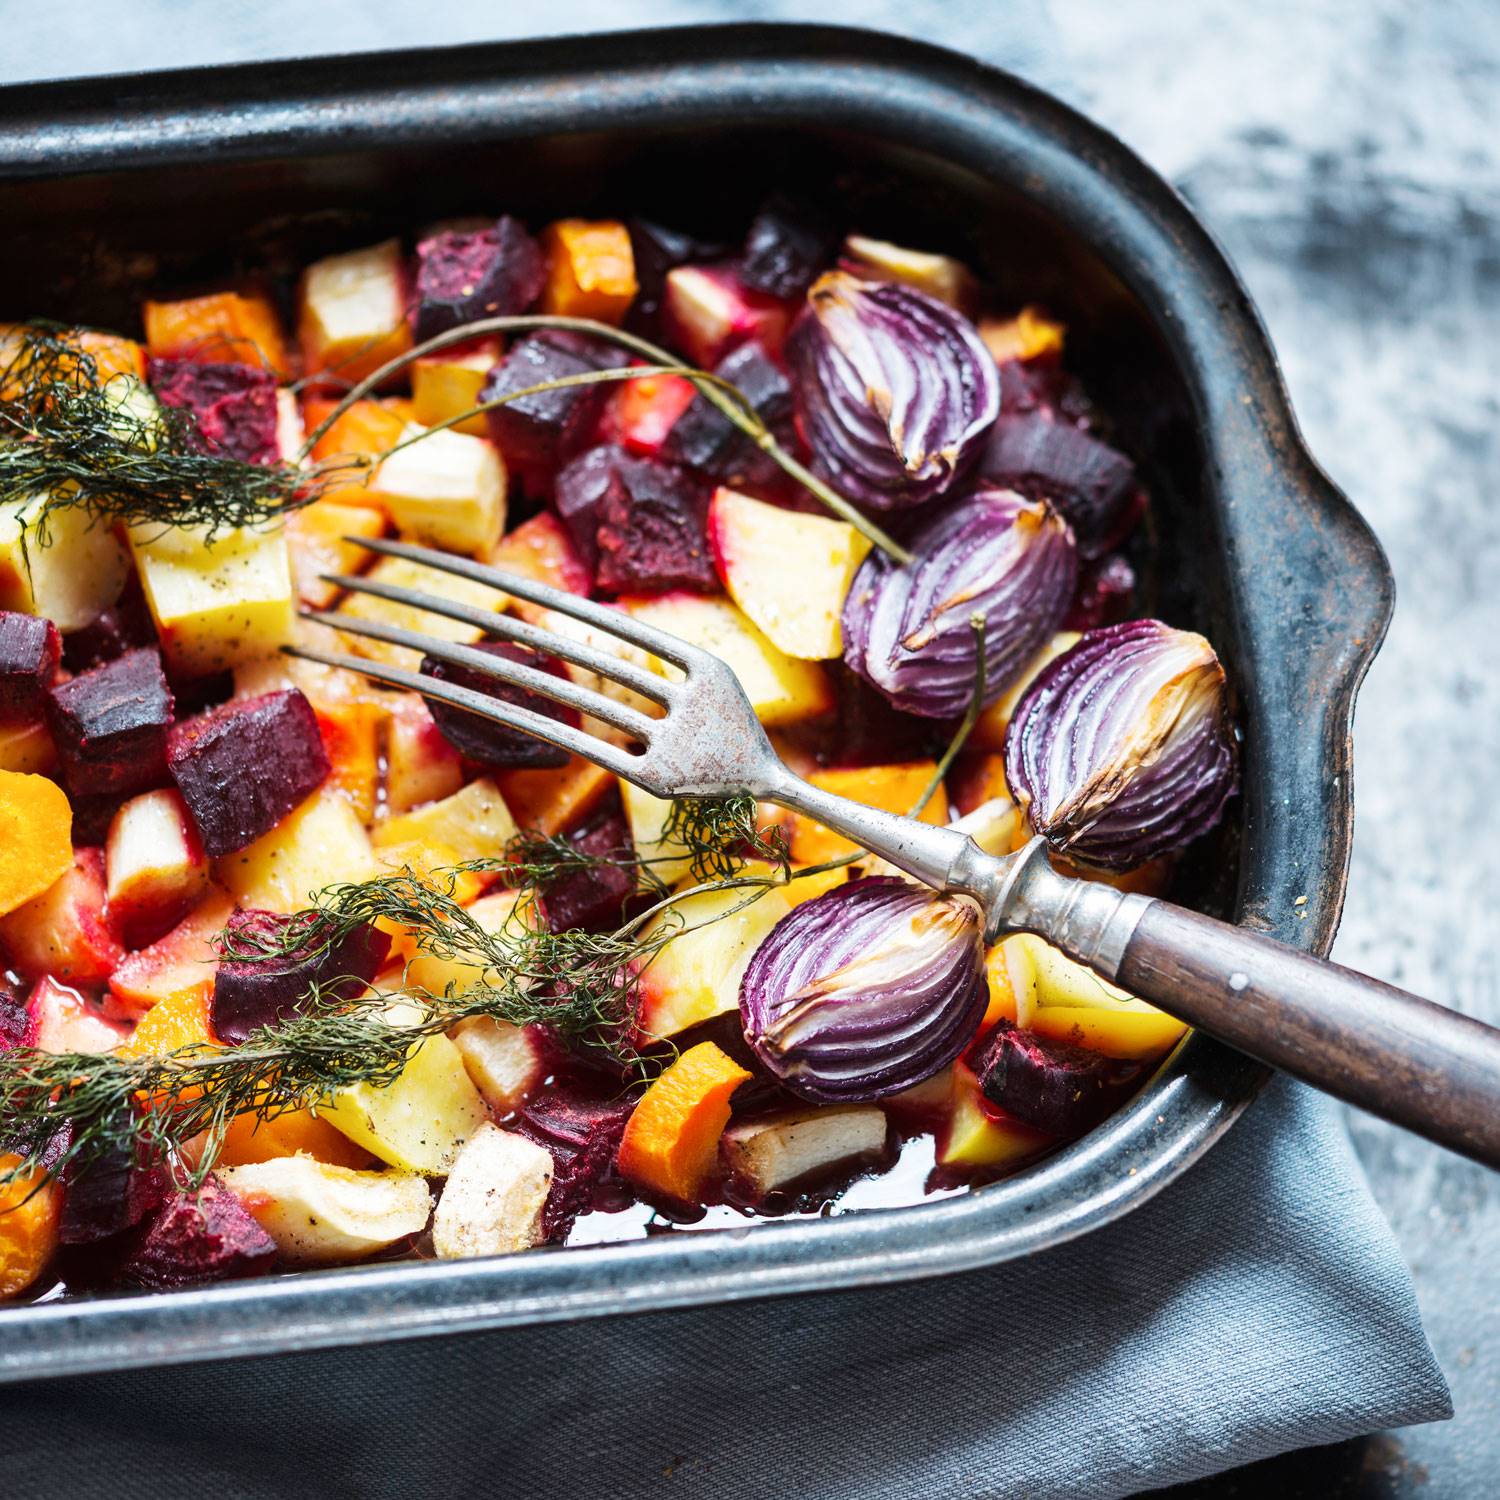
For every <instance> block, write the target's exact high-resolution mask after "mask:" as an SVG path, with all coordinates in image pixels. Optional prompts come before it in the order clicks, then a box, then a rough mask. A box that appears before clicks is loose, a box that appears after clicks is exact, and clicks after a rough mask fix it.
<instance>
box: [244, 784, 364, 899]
mask: <svg viewBox="0 0 1500 1500" xmlns="http://www.w3.org/2000/svg"><path fill="white" fill-rule="evenodd" d="M378 874H380V865H379V862H378V861H377V860H376V858H375V853H374V851H373V850H372V849H371V847H370V836H369V834H367V833H366V832H365V825H364V824H363V823H361V822H360V820H359V814H358V813H357V812H355V810H354V809H353V808H352V807H351V806H350V805H349V803H348V801H347V800H346V799H345V798H344V797H342V796H341V795H340V794H339V792H338V791H337V790H336V789H332V788H329V787H323V788H322V789H320V790H319V791H316V792H314V793H313V795H312V796H311V797H309V798H308V799H307V801H306V802H304V803H303V804H302V805H301V806H300V807H297V808H294V809H293V810H292V811H291V812H290V813H288V814H287V816H286V817H284V818H283V819H282V820H281V822H280V823H278V824H277V825H276V827H275V828H273V829H272V830H271V831H270V832H269V833H265V834H262V835H261V836H260V837H259V838H258V839H256V841H255V842H254V843H253V844H249V845H247V846H246V847H245V848H243V849H240V850H238V851H237V852H236V853H234V854H226V855H224V856H223V858H221V859H218V860H216V861H215V862H214V875H215V878H216V879H217V880H218V881H219V883H220V884H221V885H223V886H224V887H225V888H226V889H227V890H228V891H229V893H230V894H231V895H232V896H233V897H234V898H235V900H236V901H237V902H238V903H239V904H240V905H241V906H246V907H257V908H259V909H260V910H263V911H281V912H294V911H302V910H303V909H304V908H305V907H307V906H309V905H311V897H312V895H313V894H314V893H316V892H317V891H321V890H323V889H324V888H325V887H327V886H330V885H341V884H343V883H345V882H346V881H347V882H354V881H360V880H371V879H373V878H374V877H375V876H377V875H378Z"/></svg>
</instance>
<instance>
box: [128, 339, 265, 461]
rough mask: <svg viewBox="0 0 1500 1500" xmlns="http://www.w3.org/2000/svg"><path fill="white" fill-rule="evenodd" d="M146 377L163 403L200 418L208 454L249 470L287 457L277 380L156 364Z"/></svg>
mask: <svg viewBox="0 0 1500 1500" xmlns="http://www.w3.org/2000/svg"><path fill="white" fill-rule="evenodd" d="M146 376H147V379H148V380H149V382H150V385H151V389H152V390H153V391H154V392H155V393H156V397H157V399H158V400H159V401H161V402H163V403H164V404H165V405H167V406H177V407H183V408H185V409H186V410H188V411H190V412H192V414H193V416H194V417H195V418H197V424H198V430H197V446H198V447H199V448H201V449H202V451H203V452H205V453H218V454H222V455H224V456H226V457H229V458H238V459H241V460H242V461H243V462H245V463H247V464H273V463H275V462H276V461H277V459H279V458H280V457H281V448H280V445H279V444H278V442H277V441H276V377H275V376H274V375H273V374H272V373H271V372H270V371H269V370H262V369H259V368H257V367H256V366H255V365H240V364H203V363H200V362H199V361H197V360H191V359H153V360H152V361H151V363H150V365H149V366H148V367H147V371H146Z"/></svg>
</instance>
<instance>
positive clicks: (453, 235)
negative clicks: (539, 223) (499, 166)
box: [410, 214, 547, 343]
mask: <svg viewBox="0 0 1500 1500" xmlns="http://www.w3.org/2000/svg"><path fill="white" fill-rule="evenodd" d="M546 274H547V269H546V262H545V261H544V259H543V257H542V249H541V246H540V245H538V244H537V242H536V241H535V240H534V239H532V237H531V236H530V235H529V234H527V232H526V227H525V225H523V224H522V223H521V221H520V220H519V219H513V218H511V217H510V216H509V215H508V214H507V215H505V216H504V217H503V218H500V219H498V220H496V222H495V223H494V224H492V225H491V226H490V227H489V228H487V229H481V230H479V231H477V232H476V233H473V234H463V233H459V232H457V231H454V230H445V231H444V232H443V233H441V234H435V235H432V236H431V237H430V238H428V239H425V240H422V241H421V242H420V243H419V244H418V245H417V272H416V276H415V278H414V279H413V283H412V297H411V310H410V317H411V325H412V333H413V335H414V336H415V337H416V339H417V341H418V342H419V343H420V342H422V341H423V340H425V339H430V338H434V337H436V336H437V335H438V334H440V333H446V332H447V331H448V330H449V329H450V328H457V327H459V326H460V325H461V324H464V323H473V322H475V321H476V320H478V319H479V318H503V317H510V316H512V315H514V314H516V313H523V312H525V311H526V309H527V308H528V307H530V306H531V304H532V303H533V302H535V301H536V299H537V298H538V297H539V296H540V295H541V292H542V283H543V281H544V280H545V279H546Z"/></svg>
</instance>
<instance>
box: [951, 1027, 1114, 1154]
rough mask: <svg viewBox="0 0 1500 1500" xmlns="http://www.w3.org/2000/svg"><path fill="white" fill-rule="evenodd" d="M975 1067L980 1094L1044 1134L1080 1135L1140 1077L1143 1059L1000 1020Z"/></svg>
mask: <svg viewBox="0 0 1500 1500" xmlns="http://www.w3.org/2000/svg"><path fill="white" fill-rule="evenodd" d="M975 1071H976V1072H977V1073H978V1075H979V1080H980V1086H981V1087H982V1088H983V1090H984V1096H985V1098H986V1099H988V1100H989V1101H990V1102H991V1103H992V1104H996V1105H998V1106H999V1107H1000V1108H1001V1109H1003V1110H1004V1111H1005V1112H1006V1113H1007V1114H1010V1115H1014V1116H1015V1118H1016V1119H1018V1120H1020V1121H1022V1122H1023V1123H1024V1124H1027V1125H1031V1126H1033V1127H1034V1128H1035V1129H1037V1130H1043V1131H1046V1132H1047V1133H1048V1134H1049V1135H1058V1136H1076V1135H1081V1134H1082V1133H1083V1132H1084V1131H1085V1130H1088V1129H1089V1128H1091V1127H1092V1126H1094V1125H1097V1124H1098V1123H1099V1121H1100V1120H1102V1119H1103V1118H1104V1117H1105V1116H1106V1115H1107V1114H1109V1113H1110V1111H1111V1110H1113V1109H1115V1108H1116V1106H1117V1105H1119V1103H1120V1102H1121V1100H1122V1099H1123V1098H1124V1097H1125V1095H1127V1094H1128V1093H1129V1092H1130V1091H1131V1089H1132V1088H1133V1087H1134V1086H1135V1085H1136V1084H1137V1083H1138V1082H1139V1081H1140V1078H1141V1074H1142V1072H1143V1065H1142V1064H1141V1063H1140V1062H1137V1061H1135V1060H1133V1059H1120V1058H1115V1057H1105V1056H1104V1055H1103V1054H1102V1053H1099V1052H1090V1051H1089V1050H1088V1049H1086V1048H1084V1047H1075V1046H1073V1045H1072V1044H1071V1043H1069V1042H1057V1041H1053V1040H1051V1039H1050V1038H1047V1037H1039V1036H1035V1035H1033V1034H1032V1033H1031V1032H1029V1031H1023V1030H1021V1029H1020V1028H1019V1027H1016V1026H1014V1025H1012V1024H1011V1022H1009V1021H1001V1022H1000V1024H999V1026H998V1027H997V1028H996V1030H995V1034H994V1036H993V1037H991V1039H990V1040H989V1042H988V1043H987V1044H986V1045H985V1048H984V1050H983V1052H982V1053H981V1054H980V1057H979V1061H978V1064H977V1066H976V1069H975Z"/></svg>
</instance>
